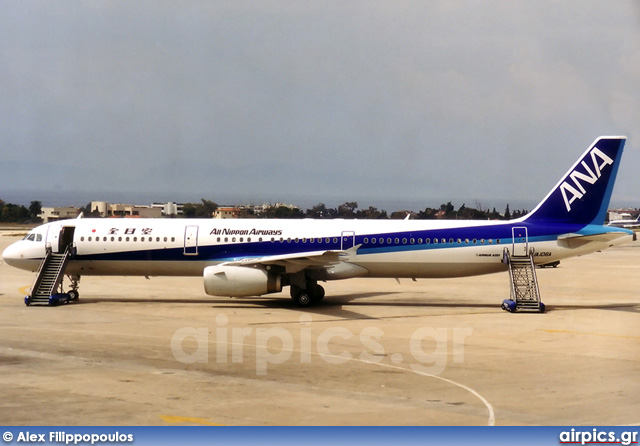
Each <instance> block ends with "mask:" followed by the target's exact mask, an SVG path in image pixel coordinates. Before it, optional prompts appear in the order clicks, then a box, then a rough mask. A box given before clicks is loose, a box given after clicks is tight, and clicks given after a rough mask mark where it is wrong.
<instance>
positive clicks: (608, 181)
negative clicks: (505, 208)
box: [523, 136, 626, 225]
mask: <svg viewBox="0 0 640 446" xmlns="http://www.w3.org/2000/svg"><path fill="white" fill-rule="evenodd" d="M625 141H626V137H624V136H601V137H600V138H598V139H596V140H595V142H594V143H593V144H592V145H591V146H590V147H589V148H588V149H587V151H586V152H584V154H583V155H582V156H581V157H580V158H579V159H578V161H576V163H575V164H574V165H573V166H572V167H571V169H569V171H568V172H567V173H566V174H565V175H564V177H563V178H562V179H561V180H560V182H558V184H557V185H556V186H555V187H554V188H553V189H552V190H551V192H549V194H548V195H547V196H546V197H545V199H544V200H542V202H540V204H538V206H537V207H536V208H535V209H534V210H533V211H531V212H530V213H529V214H528V215H527V216H526V217H524V219H523V221H527V222H549V223H566V224H578V225H589V224H596V225H603V224H604V220H605V217H606V213H607V209H608V207H609V201H610V200H611V192H612V191H613V184H614V182H615V179H616V175H617V173H618V167H619V166H620V158H621V157H622V149H623V148H624V143H625Z"/></svg>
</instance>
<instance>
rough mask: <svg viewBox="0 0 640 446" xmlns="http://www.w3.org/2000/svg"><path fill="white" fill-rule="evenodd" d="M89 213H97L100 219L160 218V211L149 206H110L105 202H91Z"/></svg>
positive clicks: (110, 204)
mask: <svg viewBox="0 0 640 446" xmlns="http://www.w3.org/2000/svg"><path fill="white" fill-rule="evenodd" d="M91 212H96V213H98V214H99V215H100V216H101V217H105V218H108V217H140V218H159V217H162V209H160V208H154V207H151V206H137V205H135V204H112V203H107V202H105V201H92V202H91Z"/></svg>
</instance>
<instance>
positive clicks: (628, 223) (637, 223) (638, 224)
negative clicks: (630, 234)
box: [607, 215, 640, 229]
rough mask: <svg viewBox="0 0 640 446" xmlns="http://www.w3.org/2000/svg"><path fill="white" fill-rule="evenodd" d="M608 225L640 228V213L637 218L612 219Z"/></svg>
mask: <svg viewBox="0 0 640 446" xmlns="http://www.w3.org/2000/svg"><path fill="white" fill-rule="evenodd" d="M607 226H614V227H617V228H627V229H637V228H640V215H638V218H637V219H635V220H613V221H610V222H609V224H608V225H607Z"/></svg>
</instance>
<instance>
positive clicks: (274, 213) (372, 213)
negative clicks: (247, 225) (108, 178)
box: [183, 199, 528, 220]
mask: <svg viewBox="0 0 640 446" xmlns="http://www.w3.org/2000/svg"><path fill="white" fill-rule="evenodd" d="M218 207H219V206H218V204H217V203H215V202H213V201H209V200H205V199H202V203H186V204H185V205H184V207H183V217H185V218H207V217H211V215H212V214H213V212H214V211H215V210H216V209H217V208H218ZM527 212H528V211H527V210H524V209H522V210H516V211H511V210H510V209H509V205H508V204H507V207H506V209H505V210H504V212H503V213H500V212H498V211H497V210H496V208H495V207H494V208H493V210H489V209H482V206H481V205H480V204H476V206H475V207H467V206H466V204H464V203H463V204H462V206H460V207H459V208H457V209H456V207H455V206H454V205H453V204H452V203H451V202H450V201H449V202H447V203H443V204H441V205H440V207H439V208H430V207H428V208H425V209H424V210H423V211H419V212H414V211H410V210H402V211H395V212H392V213H391V214H389V213H387V211H385V210H384V209H378V208H376V207H374V206H369V207H368V208H363V209H360V208H359V207H358V203H357V202H356V201H347V202H345V203H342V204H341V205H339V206H338V207H336V208H332V207H327V206H326V205H325V204H324V203H318V204H317V205H315V206H313V207H312V208H310V209H307V210H306V211H304V210H302V209H301V208H298V207H290V206H284V205H279V206H270V207H267V208H266V209H264V210H260V211H259V212H258V211H256V209H255V208H254V207H251V206H239V207H237V212H236V217H238V218H317V219H331V218H345V219H354V218H357V219H360V220H365V219H380V220H384V219H404V218H406V217H407V215H410V216H411V218H412V219H417V220H429V219H447V220H455V219H457V220H510V219H512V218H519V217H522V216H524V215H525V214H527Z"/></svg>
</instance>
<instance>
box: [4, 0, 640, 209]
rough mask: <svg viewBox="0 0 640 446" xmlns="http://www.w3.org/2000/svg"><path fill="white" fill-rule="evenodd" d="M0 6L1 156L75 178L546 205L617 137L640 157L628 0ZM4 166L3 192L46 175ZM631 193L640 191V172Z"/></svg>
mask: <svg viewBox="0 0 640 446" xmlns="http://www.w3.org/2000/svg"><path fill="white" fill-rule="evenodd" d="M4 10H6V14H3V15H2V17H0V55H2V56H0V57H2V58H3V60H0V67H1V68H0V85H3V90H4V93H5V95H4V97H5V98H6V99H5V100H3V101H2V103H0V147H2V155H3V158H4V159H5V161H11V162H14V163H15V162H23V161H26V162H37V163H43V164H42V165H55V166H64V167H63V168H62V170H63V171H64V173H63V172H56V175H57V178H58V177H60V176H64V177H65V178H64V180H60V179H58V180H56V181H59V182H60V187H61V188H63V189H64V188H68V189H69V190H76V189H79V188H85V189H95V190H110V189H113V190H118V191H124V192H126V191H127V190H129V191H140V190H147V191H163V192H164V193H171V192H174V193H181V194H194V196H195V197H196V199H199V198H200V197H201V196H204V195H206V193H208V192H209V191H213V192H211V193H215V194H219V195H221V196H224V194H229V195H231V194H236V195H239V196H243V194H244V196H247V197H255V196H256V194H257V193H262V194H264V195H265V196H268V197H277V195H278V194H283V195H284V194H294V195H295V194H298V195H300V196H318V195H320V196H322V195H323V194H326V195H331V196H336V197H339V196H344V198H345V199H350V197H351V196H367V195H368V196H371V197H372V199H375V197H383V196H384V197H393V196H396V197H403V198H407V197H409V198H412V197H413V198H416V199H422V198H425V197H434V199H436V200H437V199H440V200H447V199H450V198H451V197H470V198H474V199H481V200H483V201H485V202H486V201H487V200H484V198H485V197H486V198H494V197H497V198H511V197H516V198H518V197H519V198H524V197H530V196H533V197H537V198H541V197H542V196H543V195H544V194H545V193H546V192H547V190H548V189H550V188H551V187H552V186H553V184H555V182H556V180H557V178H558V177H559V176H560V175H561V174H562V173H564V172H565V170H566V168H568V167H569V166H570V165H571V164H572V163H573V161H574V160H575V159H576V158H577V156H578V155H579V154H580V153H581V152H582V150H584V149H585V148H586V147H587V145H588V144H589V143H590V142H591V141H593V140H594V139H595V138H596V137H597V136H598V135H599V134H602V133H627V134H628V135H629V137H630V140H629V147H628V150H627V154H626V155H625V159H624V162H625V163H629V164H630V165H637V164H638V162H640V159H639V155H638V154H637V153H638V151H637V150H635V151H634V150H633V148H634V147H638V146H639V145H640V144H637V143H635V142H634V141H635V140H636V139H638V138H640V132H638V122H640V121H639V120H638V110H639V109H640V108H639V107H638V105H640V89H639V88H638V84H637V79H638V78H640V76H639V74H640V72H639V71H640V47H639V45H640V44H639V43H638V42H640V35H639V34H640V31H639V28H638V26H637V25H638V20H637V18H638V14H637V12H638V11H637V8H634V6H633V5H632V4H626V3H616V4H608V3H606V4H602V3H600V2H595V1H593V2H587V3H580V4H578V5H576V4H574V3H560V4H559V3H557V2H545V3H544V4H542V5H541V4H539V3H536V4H530V3H528V2H519V1H516V2H493V3H490V4H484V3H483V4H480V3H469V2H450V1H447V2H427V3H425V2H418V1H415V2H413V1H403V2H391V1H374V2H369V1H367V2H364V1H354V2H346V3H345V2H339V3H338V2H335V3H333V2H321V3H301V2H275V1H274V2H271V1H267V2H260V3H255V2H243V1H239V2H199V1H191V2H186V3H185V2H181V3H175V2H162V1H161V2H144V1H143V2H124V3H122V2H116V3H114V2H91V3H89V4H88V3H84V2H54V3H50V2H42V3H30V2H13V3H10V4H7V5H5V7H4ZM623 167H624V165H623ZM4 171H5V172H4V173H5V175H3V177H2V178H0V187H2V188H17V189H23V188H41V189H46V188H47V187H48V185H49V184H50V182H51V179H50V178H49V176H50V174H51V172H48V171H47V169H46V168H42V169H35V171H34V173H36V175H32V176H30V177H28V178H26V177H23V176H16V175H10V172H7V169H6V168H5V169H4ZM514 184H515V185H517V186H516V187H513V186H512V185H514ZM618 186H619V187H616V191H615V193H618V191H620V193H621V194H622V195H624V196H625V197H631V198H633V197H636V199H637V198H638V194H639V192H638V191H639V190H640V180H638V179H637V175H631V172H630V171H628V170H625V169H624V168H623V169H621V171H620V179H619V184H618ZM207 197H208V198H212V199H218V198H217V197H216V196H207ZM614 197H615V195H614ZM276 199H277V198H276ZM219 201H224V200H219ZM373 204H375V203H373Z"/></svg>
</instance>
